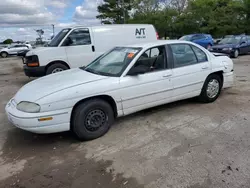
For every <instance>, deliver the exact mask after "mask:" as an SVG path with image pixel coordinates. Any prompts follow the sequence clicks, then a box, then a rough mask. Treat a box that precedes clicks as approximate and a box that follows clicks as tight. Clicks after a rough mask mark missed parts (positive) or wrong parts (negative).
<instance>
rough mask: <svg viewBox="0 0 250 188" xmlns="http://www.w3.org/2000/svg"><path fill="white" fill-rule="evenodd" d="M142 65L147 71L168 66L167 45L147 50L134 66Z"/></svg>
mask: <svg viewBox="0 0 250 188" xmlns="http://www.w3.org/2000/svg"><path fill="white" fill-rule="evenodd" d="M138 66H142V67H144V69H146V70H147V72H153V71H158V70H163V69H165V68H166V55H165V46H159V47H154V48H151V49H149V50H147V51H145V52H144V53H143V54H142V55H141V57H139V59H138V60H137V62H136V63H135V65H134V67H138Z"/></svg>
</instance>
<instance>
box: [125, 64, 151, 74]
mask: <svg viewBox="0 0 250 188" xmlns="http://www.w3.org/2000/svg"><path fill="white" fill-rule="evenodd" d="M147 71H148V68H147V67H146V66H143V65H139V66H137V67H132V68H131V69H130V70H129V72H128V74H127V75H129V76H137V75H139V74H144V73H146V72H147Z"/></svg>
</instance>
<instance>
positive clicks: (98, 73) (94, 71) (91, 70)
mask: <svg viewBox="0 0 250 188" xmlns="http://www.w3.org/2000/svg"><path fill="white" fill-rule="evenodd" d="M81 69H82V70H85V71H87V72H90V73H93V74H97V75H101V74H100V72H98V71H96V70H93V69H88V68H87V69H86V68H85V67H81Z"/></svg>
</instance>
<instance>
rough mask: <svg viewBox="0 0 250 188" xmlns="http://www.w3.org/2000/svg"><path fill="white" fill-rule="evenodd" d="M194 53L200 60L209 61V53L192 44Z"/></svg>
mask: <svg viewBox="0 0 250 188" xmlns="http://www.w3.org/2000/svg"><path fill="white" fill-rule="evenodd" d="M192 48H193V50H194V53H195V55H196V57H197V59H198V61H199V62H206V61H208V59H207V55H206V53H205V52H203V51H202V50H201V49H199V48H197V47H196V46H192Z"/></svg>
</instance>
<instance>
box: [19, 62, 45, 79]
mask: <svg viewBox="0 0 250 188" xmlns="http://www.w3.org/2000/svg"><path fill="white" fill-rule="evenodd" d="M23 70H24V73H25V75H26V76H28V77H41V76H45V75H46V68H45V66H40V67H28V66H27V65H24V66H23Z"/></svg>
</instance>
